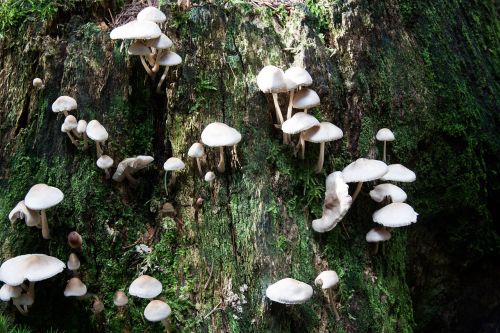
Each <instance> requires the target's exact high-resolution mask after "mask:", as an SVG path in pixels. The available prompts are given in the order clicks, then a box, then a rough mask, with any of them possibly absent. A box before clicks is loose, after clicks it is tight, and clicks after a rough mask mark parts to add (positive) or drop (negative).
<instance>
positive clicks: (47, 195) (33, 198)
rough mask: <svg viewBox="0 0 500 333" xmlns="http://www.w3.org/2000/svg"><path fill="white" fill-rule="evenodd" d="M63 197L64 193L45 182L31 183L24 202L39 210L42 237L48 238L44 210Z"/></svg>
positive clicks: (30, 207) (27, 205) (29, 206)
mask: <svg viewBox="0 0 500 333" xmlns="http://www.w3.org/2000/svg"><path fill="white" fill-rule="evenodd" d="M63 199H64V194H63V193H62V192H61V190H59V189H58V188H57V187H53V186H49V185H46V184H36V185H33V186H32V187H31V188H30V190H29V191H28V194H26V197H25V198H24V203H25V205H26V207H28V208H29V209H32V210H37V211H38V210H39V211H40V216H41V224H42V236H43V238H44V239H50V231H49V225H48V223H47V215H46V214H45V210H46V209H49V208H50V207H53V206H55V205H57V204H58V203H60V202H61V201H62V200H63Z"/></svg>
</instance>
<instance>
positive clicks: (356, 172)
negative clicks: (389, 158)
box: [342, 158, 388, 202]
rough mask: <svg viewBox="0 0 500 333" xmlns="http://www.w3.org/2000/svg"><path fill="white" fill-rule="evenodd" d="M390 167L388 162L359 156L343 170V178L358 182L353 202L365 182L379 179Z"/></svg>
mask: <svg viewBox="0 0 500 333" xmlns="http://www.w3.org/2000/svg"><path fill="white" fill-rule="evenodd" d="M387 170H388V168H387V164H385V163H384V162H382V161H378V160H371V159H367V158H358V159H357V160H356V161H354V162H352V163H351V164H349V165H348V166H346V167H345V168H344V170H342V178H344V181H345V182H346V183H355V182H357V183H358V186H357V187H356V190H355V191H354V194H353V195H352V202H354V200H356V197H357V196H358V194H359V192H360V191H361V187H362V186H363V182H368V181H372V180H375V179H379V178H380V177H382V176H383V175H385V174H386V172H387Z"/></svg>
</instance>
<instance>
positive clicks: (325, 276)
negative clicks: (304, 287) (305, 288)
mask: <svg viewBox="0 0 500 333" xmlns="http://www.w3.org/2000/svg"><path fill="white" fill-rule="evenodd" d="M337 283H339V276H338V275H337V273H336V272H335V271H323V272H321V273H319V275H318V277H317V278H316V279H315V280H314V284H315V285H317V286H321V289H328V288H332V287H335V286H336V285H337Z"/></svg>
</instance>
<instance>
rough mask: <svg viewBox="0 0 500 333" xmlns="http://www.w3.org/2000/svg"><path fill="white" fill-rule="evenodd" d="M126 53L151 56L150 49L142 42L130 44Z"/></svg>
mask: <svg viewBox="0 0 500 333" xmlns="http://www.w3.org/2000/svg"><path fill="white" fill-rule="evenodd" d="M127 52H128V54H130V55H138V56H145V55H150V54H151V49H150V48H149V47H147V46H146V45H145V44H144V43H143V42H141V41H135V42H133V43H132V44H130V46H129V47H128V50H127Z"/></svg>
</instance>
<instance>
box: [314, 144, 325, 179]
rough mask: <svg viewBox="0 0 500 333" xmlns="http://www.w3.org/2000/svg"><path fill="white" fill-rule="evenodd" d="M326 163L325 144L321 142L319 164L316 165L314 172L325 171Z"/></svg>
mask: <svg viewBox="0 0 500 333" xmlns="http://www.w3.org/2000/svg"><path fill="white" fill-rule="evenodd" d="M324 161H325V143H324V142H321V143H320V144H319V156H318V163H316V168H315V169H314V172H316V173H320V172H321V170H322V169H323V163H324Z"/></svg>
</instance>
